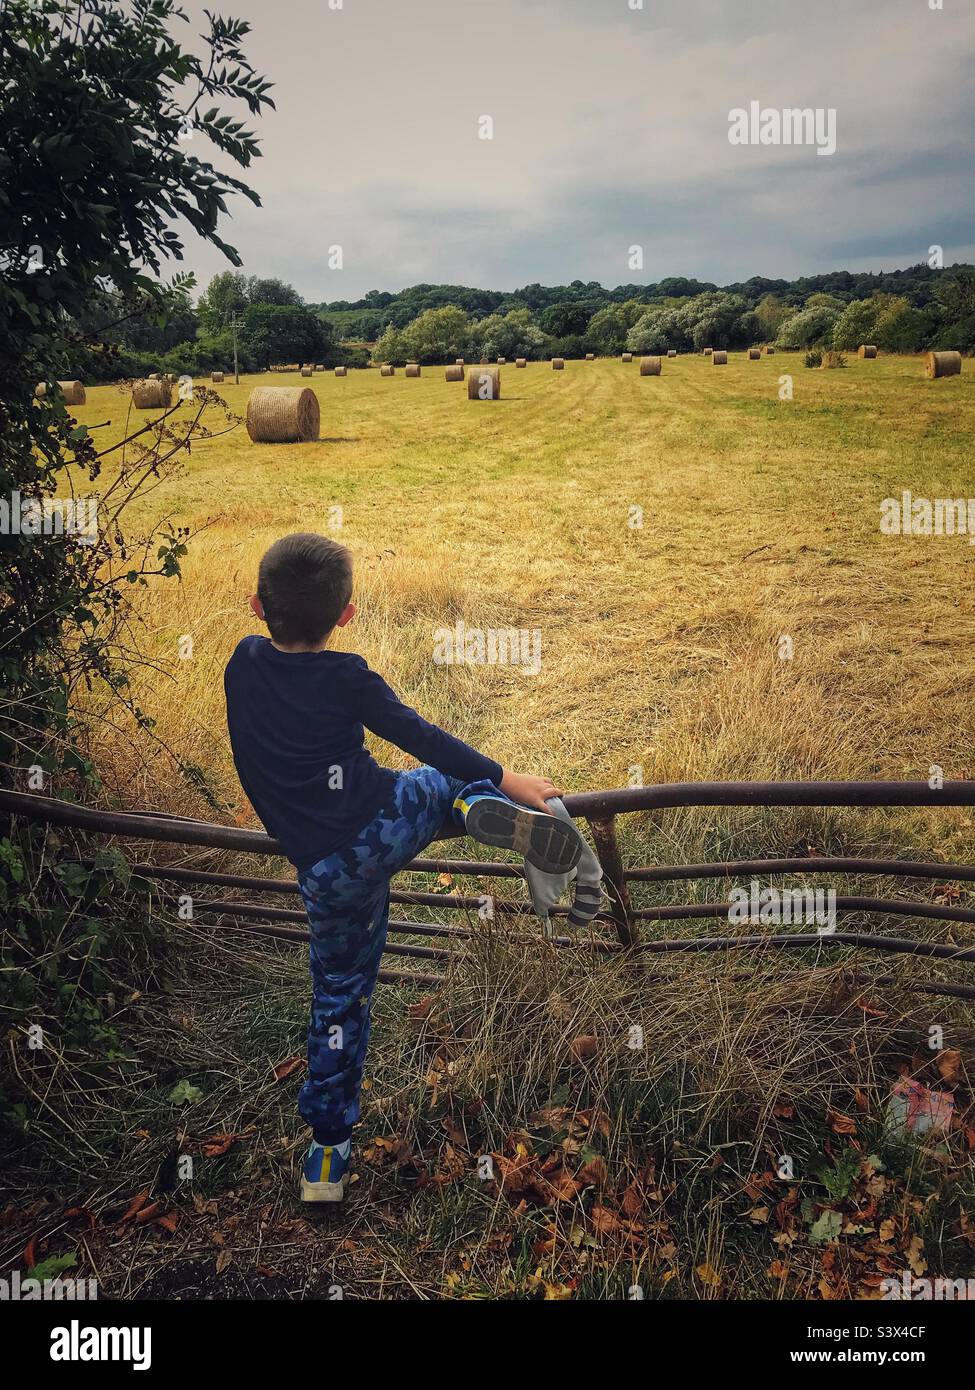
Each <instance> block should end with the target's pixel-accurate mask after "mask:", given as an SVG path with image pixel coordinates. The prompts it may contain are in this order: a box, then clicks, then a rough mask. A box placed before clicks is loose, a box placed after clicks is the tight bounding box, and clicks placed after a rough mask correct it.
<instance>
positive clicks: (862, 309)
mask: <svg viewBox="0 0 975 1390" xmlns="http://www.w3.org/2000/svg"><path fill="white" fill-rule="evenodd" d="M888 299H889V296H887V295H879V294H878V295H873V296H872V297H871V298H870V299H854V300H853V302H852V303H851V304H848V305H847V306H846V308H845V309H844V310H843V312H842V314H840V316H839V318H838V319H837V320H836V322H835V323H834V324H833V332H832V342H833V347H834V348H837V349H838V350H839V351H841V352H843V351H846V352H853V351H855V350H856V349H857V348H858V347H859V346H860V344H861V343H875V342H876V341H877V320H878V319H879V318H880V316H881V314H882V313H883V312H884V309H885V307H886V305H887V303H888Z"/></svg>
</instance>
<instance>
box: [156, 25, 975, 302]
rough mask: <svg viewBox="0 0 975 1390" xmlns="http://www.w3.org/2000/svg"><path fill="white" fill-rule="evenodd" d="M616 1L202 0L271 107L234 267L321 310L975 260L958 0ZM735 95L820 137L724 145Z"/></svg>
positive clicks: (218, 262) (968, 99) (966, 49)
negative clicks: (832, 141) (439, 296)
mask: <svg viewBox="0 0 975 1390" xmlns="http://www.w3.org/2000/svg"><path fill="white" fill-rule="evenodd" d="M333 3H334V0H333ZM630 3H631V0H343V4H342V8H341V9H340V10H332V9H329V8H328V0H221V3H220V4H219V6H214V8H218V9H219V10H220V12H224V13H229V14H234V15H237V16H239V17H241V18H245V19H248V20H249V21H250V22H251V24H252V26H253V32H252V34H251V35H250V37H249V39H248V40H247V43H246V51H247V52H248V55H249V56H250V57H251V60H252V61H253V62H254V64H255V66H256V67H257V68H258V70H259V71H261V72H262V73H263V74H264V75H266V76H267V77H268V78H269V79H270V80H271V81H272V82H274V83H275V87H274V91H273V93H272V95H273V96H274V99H275V101H276V103H277V110H276V112H269V113H268V114H267V115H266V116H265V117H264V118H263V119H261V121H260V122H259V123H258V134H259V136H260V138H261V141H262V148H263V157H262V158H261V159H259V160H258V161H257V162H256V163H255V165H254V166H253V167H252V169H251V170H250V171H249V173H248V174H247V175H246V176H245V177H247V178H248V180H249V182H250V183H251V185H252V187H254V188H255V189H256V190H257V192H258V193H259V194H260V196H261V199H262V203H263V206H262V207H261V208H253V207H251V205H250V204H248V203H246V202H245V201H243V200H240V199H237V200H236V201H235V202H234V203H233V205H232V209H231V210H232V213H233V220H232V221H229V222H227V223H226V224H225V228H224V235H225V236H226V238H227V240H229V241H230V242H231V243H232V244H234V245H236V246H237V248H238V250H239V251H240V252H241V254H242V255H243V257H244V262H245V266H244V268H245V270H246V272H247V273H248V274H255V275H262V276H272V275H273V276H280V277H281V278H282V279H285V280H288V281H290V282H291V283H292V284H294V285H295V287H296V288H297V289H298V290H299V291H300V293H301V294H303V295H304V297H305V298H306V299H308V300H313V301H318V300H335V299H350V300H354V299H357V298H359V297H361V295H362V294H364V293H365V291H367V290H369V289H388V290H397V289H400V288H402V287H403V286H404V285H409V284H414V283H416V282H417V281H430V282H436V283H445V282H448V283H460V284H466V285H477V286H482V287H484V288H489V289H514V288H516V287H518V286H520V285H524V284H527V283H530V282H532V281H540V282H541V283H543V284H560V283H566V282H568V281H570V280H574V279H581V280H599V281H601V282H602V283H603V284H604V285H606V286H614V285H618V284H624V283H630V282H644V281H655V280H659V279H662V278H663V277H664V276H668V275H688V276H695V277H697V278H699V279H703V280H713V281H716V282H718V283H719V284H721V283H728V282H730V281H733V280H738V279H747V278H748V277H749V276H751V275H756V274H761V275H770V276H785V277H788V278H792V277H794V276H797V275H801V274H810V273H814V272H816V271H824V270H832V269H839V268H851V269H868V270H869V269H872V270H879V269H890V268H893V267H896V266H906V265H910V264H914V263H916V262H918V261H920V260H925V259H927V255H928V248H929V246H931V245H933V244H938V245H941V246H943V247H944V252H945V262H946V264H947V263H950V262H952V261H956V260H968V261H973V260H975V217H973V213H975V194H973V189H975V180H973V172H975V169H973V166H975V153H973V151H975V143H973V134H975V131H973V119H972V108H973V100H972V92H973V89H975V84H973V71H975V65H973V57H975V5H973V3H972V0H943V3H944V9H943V10H932V9H930V8H929V0H643V9H642V10H639V9H636V10H634V9H631V8H630ZM632 3H635V0H632ZM187 9H188V12H189V13H190V14H191V15H194V14H198V13H199V11H200V10H201V9H202V6H201V5H198V4H197V3H196V0H193V3H191V4H188V5H187ZM180 28H182V26H180ZM751 101H758V102H760V103H761V105H762V106H763V107H774V108H783V107H813V108H835V110H836V113H837V114H836V139H837V150H836V153H835V154H834V155H832V156H831V157H823V156H819V155H817V153H816V149H815V147H808V146H802V147H791V148H787V147H784V146H778V147H776V146H768V145H766V146H746V147H742V146H733V145H731V144H730V143H729V140H728V129H729V123H728V115H729V112H730V111H731V110H732V108H735V107H748V106H749V103H750V102H751ZM485 115H487V116H490V117H491V118H492V120H493V124H494V138H493V140H482V139H479V138H478V120H479V118H480V117H482V116H485ZM200 153H201V154H203V150H202V149H201V151H200ZM335 244H337V245H340V246H341V247H342V248H343V258H344V268H343V269H342V270H330V269H329V268H328V259H327V257H328V247H329V246H330V245H335ZM632 245H640V246H642V247H643V248H644V270H643V271H642V272H639V271H632V270H630V269H629V267H628V264H627V258H628V252H629V248H630V247H631V246H632ZM187 248H188V251H189V255H188V258H187V264H188V266H189V267H190V268H191V269H193V270H195V271H196V272H197V274H198V276H199V277H200V280H201V284H203V285H205V283H206V282H207V280H208V279H209V278H210V276H211V275H212V274H213V273H214V272H215V271H217V270H222V269H226V262H225V261H224V260H223V258H222V257H221V256H220V255H219V254H218V253H215V252H211V251H209V249H207V250H205V251H202V252H201V251H200V250H199V248H198V247H197V246H195V245H193V238H187Z"/></svg>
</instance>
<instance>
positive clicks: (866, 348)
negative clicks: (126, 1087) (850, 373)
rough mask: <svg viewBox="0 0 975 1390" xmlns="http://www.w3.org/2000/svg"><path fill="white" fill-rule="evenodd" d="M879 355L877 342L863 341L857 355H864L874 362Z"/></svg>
mask: <svg viewBox="0 0 975 1390" xmlns="http://www.w3.org/2000/svg"><path fill="white" fill-rule="evenodd" d="M876 356H877V345H876V343H861V344H860V346H859V347H858V348H857V357H863V358H865V359H866V361H868V362H872V361H873V359H874V358H875V357H876Z"/></svg>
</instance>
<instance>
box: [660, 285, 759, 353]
mask: <svg viewBox="0 0 975 1390" xmlns="http://www.w3.org/2000/svg"><path fill="white" fill-rule="evenodd" d="M747 310H748V301H747V300H746V299H745V298H744V297H743V296H742V295H740V294H725V293H724V291H723V290H716V291H709V292H708V293H707V294H699V295H697V296H696V297H695V298H694V299H690V300H688V301H687V303H686V304H685V305H683V306H682V307H681V308H680V309H679V310H678V311H677V312H678V314H679V315H680V323H681V327H682V330H683V333H684V336H685V338H686V339H687V340H688V341H689V342H690V343H691V345H692V346H693V347H695V348H697V349H698V350H700V349H701V348H705V347H738V346H740V345H741V344H742V341H743V333H742V329H741V316H742V314H744V313H745V312H746V311H747ZM673 346H675V347H679V346H680V344H678V343H675V344H674V345H673Z"/></svg>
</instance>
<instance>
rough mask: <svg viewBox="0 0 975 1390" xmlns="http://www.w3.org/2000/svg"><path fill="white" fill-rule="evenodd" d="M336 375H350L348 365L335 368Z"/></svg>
mask: <svg viewBox="0 0 975 1390" xmlns="http://www.w3.org/2000/svg"><path fill="white" fill-rule="evenodd" d="M335 375H336V376H348V375H349V369H348V367H336V368H335Z"/></svg>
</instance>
